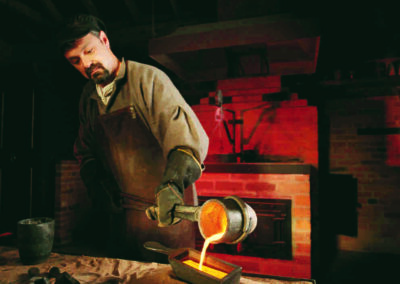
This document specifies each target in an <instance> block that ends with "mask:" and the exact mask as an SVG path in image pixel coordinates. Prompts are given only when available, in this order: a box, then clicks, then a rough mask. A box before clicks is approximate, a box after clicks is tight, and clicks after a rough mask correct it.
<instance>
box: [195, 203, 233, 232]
mask: <svg viewBox="0 0 400 284" xmlns="http://www.w3.org/2000/svg"><path fill="white" fill-rule="evenodd" d="M199 225H200V226H201V231H202V234H203V236H204V238H209V237H211V236H213V235H216V234H220V233H225V232H226V230H227V227H228V217H227V215H226V212H225V207H224V206H223V205H222V204H220V203H219V202H208V203H205V204H204V205H203V207H202V209H201V213H200V219H199ZM221 238H222V236H221Z"/></svg>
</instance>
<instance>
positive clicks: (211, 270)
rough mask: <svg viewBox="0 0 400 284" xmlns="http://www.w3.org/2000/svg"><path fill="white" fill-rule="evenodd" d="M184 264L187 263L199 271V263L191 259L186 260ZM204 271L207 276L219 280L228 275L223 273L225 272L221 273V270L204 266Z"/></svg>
mask: <svg viewBox="0 0 400 284" xmlns="http://www.w3.org/2000/svg"><path fill="white" fill-rule="evenodd" d="M183 263H185V264H187V265H189V266H191V267H193V268H196V269H199V263H197V262H195V261H193V260H191V259H188V260H185V261H184V262H183ZM202 271H203V272H205V273H207V274H210V275H212V276H214V277H216V278H218V279H222V278H224V277H225V276H226V275H227V274H228V273H226V272H223V271H220V270H217V269H214V268H211V267H208V266H203V269H202Z"/></svg>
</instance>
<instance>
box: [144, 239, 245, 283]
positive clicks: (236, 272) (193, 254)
mask: <svg viewBox="0 0 400 284" xmlns="http://www.w3.org/2000/svg"><path fill="white" fill-rule="evenodd" d="M144 247H145V248H146V249H148V250H152V251H155V252H159V253H163V254H166V255H168V261H169V263H170V264H171V267H172V270H173V271H174V273H175V275H176V277H178V278H180V279H182V280H184V281H187V282H189V283H192V284H223V283H229V284H231V283H232V284H238V283H239V282H240V276H241V274H242V268H241V267H240V266H237V265H235V264H232V263H229V262H226V261H223V260H221V259H218V258H216V257H213V256H207V255H206V256H205V259H204V266H207V267H209V268H212V269H215V270H217V271H220V272H223V273H226V275H225V276H224V277H223V278H217V277H215V276H213V275H211V274H208V273H206V272H204V271H201V270H199V269H196V268H194V267H192V266H190V265H187V264H186V263H185V261H187V260H192V261H194V262H195V263H199V262H200V256H201V253H200V252H199V251H197V250H195V249H191V248H178V249H171V248H168V247H165V246H163V245H162V244H160V243H157V242H146V243H145V244H144Z"/></svg>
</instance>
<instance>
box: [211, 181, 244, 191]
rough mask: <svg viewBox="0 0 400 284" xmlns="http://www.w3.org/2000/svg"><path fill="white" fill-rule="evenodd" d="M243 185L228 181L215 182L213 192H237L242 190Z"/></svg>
mask: <svg viewBox="0 0 400 284" xmlns="http://www.w3.org/2000/svg"><path fill="white" fill-rule="evenodd" d="M243 187H244V183H242V182H230V181H217V182H216V184H215V190H217V191H223V192H228V191H232V192H238V191H240V190H243Z"/></svg>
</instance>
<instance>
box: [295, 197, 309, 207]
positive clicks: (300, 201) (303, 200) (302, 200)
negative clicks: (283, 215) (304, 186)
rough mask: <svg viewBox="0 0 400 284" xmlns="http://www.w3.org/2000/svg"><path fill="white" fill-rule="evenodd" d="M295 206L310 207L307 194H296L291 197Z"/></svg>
mask: <svg viewBox="0 0 400 284" xmlns="http://www.w3.org/2000/svg"><path fill="white" fill-rule="evenodd" d="M293 200H294V206H295V207H310V206H311V201H310V197H309V196H304V195H296V196H294V198H293Z"/></svg>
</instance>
